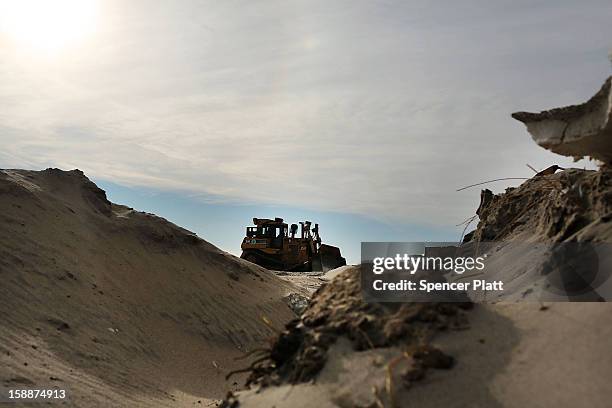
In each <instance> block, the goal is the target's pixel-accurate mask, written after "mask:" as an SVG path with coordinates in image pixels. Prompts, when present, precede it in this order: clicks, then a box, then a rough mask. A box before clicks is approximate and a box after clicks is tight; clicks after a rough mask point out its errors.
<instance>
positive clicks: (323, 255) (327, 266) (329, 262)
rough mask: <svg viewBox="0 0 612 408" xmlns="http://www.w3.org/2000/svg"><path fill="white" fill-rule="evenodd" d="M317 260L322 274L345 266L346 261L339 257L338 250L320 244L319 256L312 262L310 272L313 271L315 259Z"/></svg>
mask: <svg viewBox="0 0 612 408" xmlns="http://www.w3.org/2000/svg"><path fill="white" fill-rule="evenodd" d="M317 258H318V262H320V265H321V269H320V271H322V272H327V271H330V270H332V269H336V268H338V267H340V266H344V265H346V259H344V258H343V257H342V255H340V248H338V247H335V246H331V245H327V244H322V245H321V248H320V249H319V256H318V257H315V258H314V259H313V262H312V270H313V271H315V259H317Z"/></svg>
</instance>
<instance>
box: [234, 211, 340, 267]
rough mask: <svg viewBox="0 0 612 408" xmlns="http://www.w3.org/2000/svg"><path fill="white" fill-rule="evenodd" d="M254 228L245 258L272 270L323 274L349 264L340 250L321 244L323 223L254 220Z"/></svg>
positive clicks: (244, 248)
mask: <svg viewBox="0 0 612 408" xmlns="http://www.w3.org/2000/svg"><path fill="white" fill-rule="evenodd" d="M253 224H255V226H254V227H247V229H246V236H245V237H244V239H243V240H242V245H241V248H242V255H240V257H241V258H242V259H246V260H247V261H249V262H253V263H256V264H258V265H261V266H263V267H264V268H268V269H275V270H283V271H301V272H307V271H323V272H327V271H328V270H330V269H334V268H337V267H339V266H343V265H346V260H345V259H344V258H343V257H342V256H341V255H340V249H339V248H338V247H335V246H331V245H326V244H322V243H321V237H320V236H319V224H315V225H314V227H312V228H311V226H312V223H311V222H310V221H304V222H300V227H301V231H300V235H299V236H296V235H297V233H298V225H297V224H291V228H290V229H289V228H288V225H287V224H286V223H285V222H283V219H282V218H275V219H273V220H272V219H268V218H253Z"/></svg>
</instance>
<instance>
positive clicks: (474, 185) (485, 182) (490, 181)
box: [457, 177, 529, 191]
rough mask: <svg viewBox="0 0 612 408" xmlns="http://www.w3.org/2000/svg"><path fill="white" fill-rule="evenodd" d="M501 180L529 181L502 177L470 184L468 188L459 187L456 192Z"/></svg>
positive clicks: (526, 178) (525, 178)
mask: <svg viewBox="0 0 612 408" xmlns="http://www.w3.org/2000/svg"><path fill="white" fill-rule="evenodd" d="M502 180H529V177H503V178H498V179H493V180H488V181H483V182H482V183H476V184H470V185H469V186H465V187H461V188H460V189H458V190H457V191H462V190H465V189H467V188H470V187H476V186H480V185H481V184H487V183H493V182H494V181H502Z"/></svg>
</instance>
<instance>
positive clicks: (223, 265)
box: [0, 170, 296, 407]
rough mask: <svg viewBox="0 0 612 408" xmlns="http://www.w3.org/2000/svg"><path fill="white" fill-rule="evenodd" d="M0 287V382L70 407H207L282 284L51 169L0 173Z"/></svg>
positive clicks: (280, 309)
mask: <svg viewBox="0 0 612 408" xmlns="http://www.w3.org/2000/svg"><path fill="white" fill-rule="evenodd" d="M0 283H1V284H0V385H2V386H6V387H15V388H18V387H20V386H28V387H35V386H44V387H49V386H57V387H65V388H68V390H69V391H70V393H71V396H72V404H73V405H75V406H84V407H85V406H86V407H93V406H105V407H108V406H131V407H133V406H207V404H209V403H210V402H211V400H213V399H216V398H220V397H222V396H223V395H224V393H225V391H226V390H227V389H231V388H235V387H236V385H235V383H234V381H236V382H237V383H242V382H243V381H242V380H241V378H240V377H239V376H238V377H236V378H233V379H232V381H229V382H226V381H225V379H224V375H225V373H226V372H227V371H229V370H231V369H236V368H241V367H243V366H244V362H241V361H235V360H234V358H235V357H236V356H239V355H241V354H242V352H243V351H247V350H250V349H252V348H254V347H260V346H261V345H262V342H265V341H266V339H267V338H268V337H269V336H270V335H271V333H272V330H271V329H270V328H269V327H268V326H267V325H266V323H265V322H264V319H263V318H262V317H266V318H268V319H270V320H271V322H272V325H274V326H277V327H280V326H282V324H283V323H284V322H285V321H287V320H288V319H290V318H291V317H292V312H291V311H290V309H289V308H288V307H287V305H286V304H285V303H284V301H283V299H282V298H283V297H284V296H285V295H287V293H288V292H290V291H296V289H295V288H294V287H293V286H292V285H291V284H290V283H288V282H285V281H283V280H280V279H278V278H277V277H275V276H274V275H273V274H271V273H270V272H268V271H267V270H265V269H262V268H260V267H257V266H255V265H253V264H250V263H247V262H245V261H242V260H240V259H238V258H236V257H234V256H231V255H229V254H227V253H224V252H222V251H220V250H219V249H217V248H216V247H214V246H213V245H211V244H208V243H207V242H205V241H203V240H201V239H199V238H197V237H195V236H194V235H193V234H191V233H189V232H188V231H186V230H183V229H181V228H178V227H177V226H175V225H173V224H171V223H169V222H167V221H166V220H164V219H162V218H158V217H155V216H153V215H150V214H145V213H140V212H136V211H133V210H131V209H129V208H127V207H124V206H118V205H114V204H111V203H110V202H108V201H107V200H106V197H105V195H104V193H103V192H102V190H99V189H98V188H97V187H96V186H95V185H94V184H93V183H91V182H90V181H89V180H88V179H87V178H86V177H85V176H84V175H83V174H82V173H81V172H79V171H71V172H62V171H59V170H45V171H42V172H32V171H22V170H17V171H15V170H13V171H10V170H5V171H0ZM175 401H176V402H175Z"/></svg>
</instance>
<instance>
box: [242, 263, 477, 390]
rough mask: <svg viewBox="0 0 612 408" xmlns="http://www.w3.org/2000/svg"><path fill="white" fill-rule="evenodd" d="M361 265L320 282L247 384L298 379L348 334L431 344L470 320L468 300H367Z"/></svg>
mask: <svg viewBox="0 0 612 408" xmlns="http://www.w3.org/2000/svg"><path fill="white" fill-rule="evenodd" d="M359 272H360V270H359V268H358V267H353V268H349V269H347V270H345V271H344V272H342V273H341V274H340V275H338V276H337V277H336V278H335V279H333V280H332V281H331V282H330V283H329V284H327V285H325V286H323V287H321V288H320V289H319V290H318V291H317V292H316V293H315V295H314V296H313V298H312V300H311V304H310V306H309V307H308V309H307V310H306V311H305V312H304V314H303V315H302V318H301V319H296V320H294V321H292V322H290V323H288V324H287V326H286V327H285V330H284V331H283V332H281V333H280V334H279V335H278V337H277V338H276V339H275V341H274V343H273V345H272V347H271V349H270V350H269V352H268V353H267V354H266V355H264V356H263V357H260V358H259V359H258V360H256V362H254V363H252V364H251V367H250V368H249V370H250V376H249V378H248V380H247V384H259V385H261V386H266V385H271V384H280V383H284V382H288V383H299V382H305V381H308V380H310V379H312V378H314V377H315V376H316V375H317V373H318V372H319V371H320V370H321V369H322V368H323V366H324V365H325V362H326V359H327V350H328V349H329V347H330V346H331V345H332V344H334V343H335V342H336V340H337V339H338V338H339V337H342V336H344V337H347V338H348V339H349V340H350V341H351V343H352V345H353V348H354V349H355V350H367V349H372V348H379V347H390V346H393V345H398V346H403V347H409V346H411V345H412V346H416V345H423V344H425V345H426V344H427V342H428V341H429V339H430V338H431V336H432V335H433V334H434V333H435V332H437V331H440V330H445V329H449V328H452V327H455V326H462V325H465V320H466V316H465V314H464V312H463V311H464V310H465V309H469V308H471V306H472V305H471V304H469V303H452V304H451V303H404V304H399V303H396V304H375V303H372V304H368V303H365V302H364V301H363V298H362V295H361V288H360V286H361V285H360V280H359Z"/></svg>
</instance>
